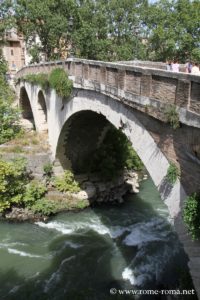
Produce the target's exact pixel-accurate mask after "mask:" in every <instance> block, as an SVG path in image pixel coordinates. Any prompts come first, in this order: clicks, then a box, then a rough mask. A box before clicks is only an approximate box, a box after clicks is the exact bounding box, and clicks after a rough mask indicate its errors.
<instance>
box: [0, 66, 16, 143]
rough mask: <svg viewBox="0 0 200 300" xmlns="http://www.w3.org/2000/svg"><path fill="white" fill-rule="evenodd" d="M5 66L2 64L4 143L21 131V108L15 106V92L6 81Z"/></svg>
mask: <svg viewBox="0 0 200 300" xmlns="http://www.w3.org/2000/svg"><path fill="white" fill-rule="evenodd" d="M3 69H4V67H2V65H1V66H0V72H2V73H0V144H3V143H5V142H7V141H9V140H11V139H13V138H14V137H16V136H17V134H19V132H20V126H19V116H20V111H19V109H17V108H15V107H13V105H12V104H13V101H14V92H13V91H12V90H11V88H10V87H9V85H8V84H7V83H6V81H5V77H4V75H5V74H4V72H5V70H3Z"/></svg>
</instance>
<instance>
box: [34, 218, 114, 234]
mask: <svg viewBox="0 0 200 300" xmlns="http://www.w3.org/2000/svg"><path fill="white" fill-rule="evenodd" d="M35 224H36V225H38V226H40V227H43V228H47V229H54V230H56V231H58V232H61V233H62V234H72V233H74V232H75V231H78V230H80V229H82V230H86V229H87V230H94V231H95V232H97V233H98V234H100V235H104V234H109V233H110V231H109V229H108V228H107V227H106V226H105V225H103V224H101V223H100V220H99V219H98V218H97V219H96V220H91V222H90V223H86V222H77V223H71V224H69V223H62V222H57V221H52V222H49V223H44V222H36V223H35Z"/></svg>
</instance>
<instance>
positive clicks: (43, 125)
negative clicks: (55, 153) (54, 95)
mask: <svg viewBox="0 0 200 300" xmlns="http://www.w3.org/2000/svg"><path fill="white" fill-rule="evenodd" d="M37 110H38V113H37V118H38V130H39V131H40V132H47V131H48V124H47V107H46V102H45V97H44V94H43V92H42V91H39V93H38V101H37Z"/></svg>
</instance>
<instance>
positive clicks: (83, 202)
mask: <svg viewBox="0 0 200 300" xmlns="http://www.w3.org/2000/svg"><path fill="white" fill-rule="evenodd" d="M86 207H88V200H84V199H83V200H79V201H78V202H77V203H76V206H74V208H77V209H84V208H86Z"/></svg>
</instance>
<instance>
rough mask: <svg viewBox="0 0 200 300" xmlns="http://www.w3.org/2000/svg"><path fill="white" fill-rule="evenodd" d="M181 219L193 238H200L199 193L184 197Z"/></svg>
mask: <svg viewBox="0 0 200 300" xmlns="http://www.w3.org/2000/svg"><path fill="white" fill-rule="evenodd" d="M183 220H184V222H185V224H186V226H187V228H188V231H189V233H190V234H191V236H192V239H193V240H198V239H199V238H200V194H197V193H194V194H192V195H191V196H189V197H188V198H187V199H186V202H185V207H184V210H183Z"/></svg>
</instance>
